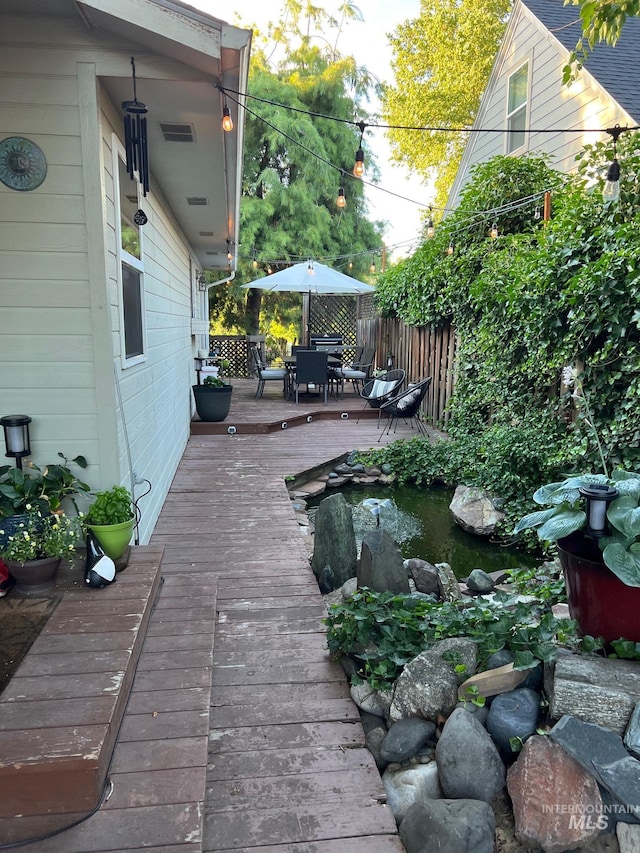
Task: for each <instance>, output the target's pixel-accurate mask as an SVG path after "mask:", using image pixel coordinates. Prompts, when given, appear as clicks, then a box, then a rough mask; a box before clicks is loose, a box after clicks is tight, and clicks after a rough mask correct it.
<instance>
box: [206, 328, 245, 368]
mask: <svg viewBox="0 0 640 853" xmlns="http://www.w3.org/2000/svg"><path fill="white" fill-rule="evenodd" d="M209 346H210V347H211V349H212V350H213V352H216V353H218V355H220V356H222V358H228V359H229V368H228V370H227V371H226V374H227V375H228V376H238V377H241V376H245V377H246V376H248V375H249V370H248V361H249V343H248V341H247V339H246V338H245V337H244V335H211V336H210V337H209Z"/></svg>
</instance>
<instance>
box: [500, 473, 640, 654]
mask: <svg viewBox="0 0 640 853" xmlns="http://www.w3.org/2000/svg"><path fill="white" fill-rule="evenodd" d="M533 500H534V501H535V502H536V503H537V504H539V505H541V506H546V507H547V508H546V509H542V510H538V511H536V512H532V513H529V514H528V515H525V516H524V517H523V518H521V519H520V521H519V522H518V524H517V525H516V527H515V529H514V532H515V533H521V532H522V531H524V530H529V529H534V530H536V532H537V534H538V536H539V538H540V539H541V540H544V541H551V542H555V543H556V545H557V548H558V554H559V556H560V562H561V564H562V567H563V570H564V575H565V584H566V588H567V600H568V602H569V612H570V614H571V616H572V618H574V619H575V620H576V622H577V623H578V626H579V628H580V630H581V631H582V633H583V634H591V635H592V636H601V637H603V638H604V640H605V642H608V643H610V642H612V641H613V640H617V639H619V638H620V637H624V638H625V639H627V640H632V641H633V642H640V619H639V618H638V614H640V474H637V473H634V472H630V471H623V470H616V471H613V473H612V475H611V477H608V476H607V475H605V474H582V475H577V476H574V477H568V478H567V479H566V480H563V481H562V482H559V483H550V484H548V485H546V486H541V487H540V488H539V489H538V490H537V491H536V492H535V494H534V495H533Z"/></svg>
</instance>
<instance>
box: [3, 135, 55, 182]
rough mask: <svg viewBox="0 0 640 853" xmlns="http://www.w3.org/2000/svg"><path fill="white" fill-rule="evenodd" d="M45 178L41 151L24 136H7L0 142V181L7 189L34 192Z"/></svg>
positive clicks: (43, 158) (44, 162)
mask: <svg viewBox="0 0 640 853" xmlns="http://www.w3.org/2000/svg"><path fill="white" fill-rule="evenodd" d="M46 177H47V161H46V159H45V156H44V154H43V153H42V150H41V149H40V148H39V147H38V146H37V145H36V144H35V142H32V141H31V140H30V139H25V138H24V136H8V137H7V138H6V139H3V140H2V141H1V142H0V181H2V183H3V184H4V185H5V186H6V187H9V189H12V190H19V191H22V192H28V191H29V190H35V189H36V188H37V187H39V186H40V184H41V183H42V182H43V181H44V179H45V178H46Z"/></svg>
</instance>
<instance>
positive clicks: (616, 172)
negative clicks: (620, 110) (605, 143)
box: [602, 124, 624, 202]
mask: <svg viewBox="0 0 640 853" xmlns="http://www.w3.org/2000/svg"><path fill="white" fill-rule="evenodd" d="M623 129H624V128H622V127H620V125H619V124H617V125H616V126H615V127H612V128H611V129H607V133H608V134H609V135H610V136H612V137H613V161H612V162H611V163H609V168H608V169H607V180H606V181H605V183H604V189H603V190H602V198H603V201H605V202H608V201H618V199H619V198H620V163H619V162H618V137H619V136H620V134H621V133H622V131H623Z"/></svg>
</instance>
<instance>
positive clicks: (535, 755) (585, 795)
mask: <svg viewBox="0 0 640 853" xmlns="http://www.w3.org/2000/svg"><path fill="white" fill-rule="evenodd" d="M507 788H508V791H509V796H510V797H511V801H512V803H513V812H514V818H515V833H516V838H517V839H518V841H521V842H522V843H523V844H526V845H529V846H531V847H542V849H543V850H544V851H545V853H563V851H565V850H575V849H582V845H586V844H587V843H588V842H589V841H590V840H591V839H593V838H595V837H596V836H597V835H598V834H599V832H600V831H601V829H602V828H604V827H603V826H601V825H600V824H601V821H600V820H599V817H601V816H602V799H601V797H600V792H599V790H598V785H597V782H596V781H595V779H594V778H593V777H592V776H590V775H589V774H588V773H587V772H586V771H585V770H583V769H582V767H580V765H579V764H578V763H577V762H576V761H574V760H573V758H571V756H570V755H568V754H567V753H566V752H565V751H564V750H563V749H562V747H561V746H559V745H558V744H557V743H554V742H553V741H552V740H551V739H550V738H548V737H541V736H540V735H534V736H533V737H531V738H529V740H528V741H527V742H526V743H525V745H524V746H523V748H522V752H521V753H520V756H519V758H518V760H517V762H516V763H515V764H514V765H513V766H512V767H510V768H509V773H508V774H507ZM605 826H606V821H605Z"/></svg>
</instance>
